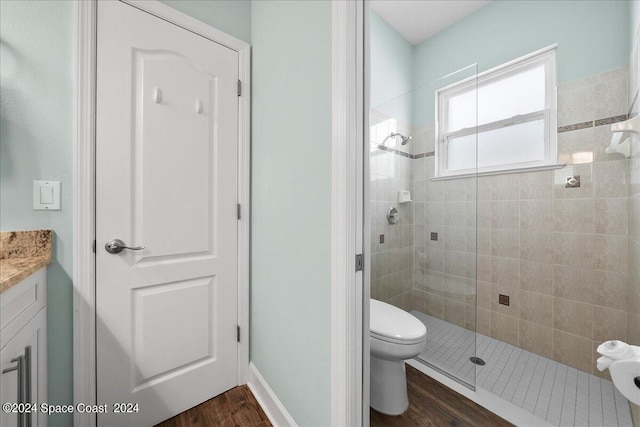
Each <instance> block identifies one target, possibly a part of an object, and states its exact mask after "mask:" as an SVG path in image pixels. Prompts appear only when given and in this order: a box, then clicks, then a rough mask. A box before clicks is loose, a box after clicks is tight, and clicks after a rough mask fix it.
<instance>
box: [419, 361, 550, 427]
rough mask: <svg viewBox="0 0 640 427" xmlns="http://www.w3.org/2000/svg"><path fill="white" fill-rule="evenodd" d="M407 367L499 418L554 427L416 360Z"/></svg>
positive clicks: (524, 425) (529, 425) (529, 426)
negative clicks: (414, 369)
mask: <svg viewBox="0 0 640 427" xmlns="http://www.w3.org/2000/svg"><path fill="white" fill-rule="evenodd" d="M407 365H409V366H412V367H414V368H416V369H417V370H419V371H420V372H422V373H423V374H425V375H428V376H430V377H431V378H433V379H434V380H436V381H438V382H439V383H442V384H443V385H445V386H447V387H449V388H450V389H452V390H453V391H455V392H457V393H460V394H461V395H463V396H464V397H466V398H467V399H470V400H472V401H474V402H476V403H477V404H478V405H480V406H482V407H484V408H486V409H488V410H489V411H491V412H493V413H494V414H496V415H498V416H499V417H502V418H504V419H505V420H507V421H509V422H510V423H513V424H515V425H517V426H520V427H534V426H535V427H553V426H552V425H551V424H549V423H547V422H546V421H545V420H542V419H540V418H538V417H536V416H535V415H533V414H532V413H530V412H528V411H525V410H524V409H522V408H519V407H517V406H516V405H514V404H513V403H511V402H507V401H506V400H504V399H502V398H500V397H498V396H496V395H495V394H493V393H491V392H490V391H487V390H485V389H483V388H480V387H478V388H476V391H473V390H471V389H469V388H467V387H465V386H463V385H462V384H460V383H458V382H456V381H454V380H452V379H451V378H449V377H447V376H446V375H443V374H441V373H440V372H438V371H436V370H435V369H431V368H430V367H428V366H426V365H425V364H424V363H421V362H419V361H417V360H415V359H411V360H407Z"/></svg>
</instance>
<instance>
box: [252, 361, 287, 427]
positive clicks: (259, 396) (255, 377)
mask: <svg viewBox="0 0 640 427" xmlns="http://www.w3.org/2000/svg"><path fill="white" fill-rule="evenodd" d="M247 386H249V389H250V390H251V392H252V393H253V395H254V396H255V398H256V400H257V401H258V403H259V404H260V406H261V407H262V410H263V411H264V413H265V414H266V415H267V418H269V421H271V424H273V425H274V427H298V425H297V424H296V422H295V421H294V420H293V417H291V415H289V412H287V409H286V408H285V407H284V405H283V404H282V402H280V399H278V396H276V394H275V393H274V392H273V390H271V387H269V384H267V382H266V381H265V380H264V378H263V377H262V375H260V371H258V368H256V366H255V365H254V364H253V362H249V380H248V381H247Z"/></svg>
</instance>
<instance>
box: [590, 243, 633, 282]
mask: <svg viewBox="0 0 640 427" xmlns="http://www.w3.org/2000/svg"><path fill="white" fill-rule="evenodd" d="M593 241H594V246H595V247H596V248H598V250H597V251H596V252H595V256H594V267H595V268H596V269H598V270H605V271H613V272H617V273H624V272H625V271H626V270H627V237H626V236H615V235H610V234H596V235H595V236H594V238H593Z"/></svg>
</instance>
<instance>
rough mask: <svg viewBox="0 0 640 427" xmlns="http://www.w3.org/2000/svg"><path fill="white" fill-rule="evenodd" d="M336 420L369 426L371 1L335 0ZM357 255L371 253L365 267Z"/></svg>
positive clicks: (333, 302)
mask: <svg viewBox="0 0 640 427" xmlns="http://www.w3.org/2000/svg"><path fill="white" fill-rule="evenodd" d="M331 6H332V7H331V21H332V24H331V27H332V30H331V55H332V56H331V64H332V69H331V86H332V87H331V114H332V138H331V140H332V143H331V425H335V426H368V425H369V362H368V361H369V357H367V356H368V355H369V304H368V303H366V302H367V301H368V299H369V290H368V274H369V273H368V271H369V266H368V264H369V263H368V261H367V258H368V257H369V255H368V254H369V244H368V240H367V239H368V234H367V230H366V228H365V227H364V224H366V210H365V209H364V207H365V206H367V204H366V200H365V195H366V191H365V190H366V189H367V188H368V179H366V178H367V176H368V175H366V173H367V172H366V171H367V167H368V165H367V164H366V163H365V162H364V160H365V159H366V158H367V156H366V154H367V153H368V143H367V142H366V141H368V140H367V139H366V138H365V137H366V135H367V129H366V126H365V124H366V123H368V120H367V119H366V115H367V114H368V110H367V108H366V107H367V104H366V99H367V95H366V94H367V92H368V90H367V86H366V83H367V82H366V80H365V69H364V65H365V59H366V55H365V53H364V52H365V33H364V29H365V22H366V19H367V18H366V14H365V10H367V9H366V8H367V7H368V4H366V0H357V1H343V0H333V1H332V2H331ZM356 254H364V256H365V264H364V269H363V270H361V271H358V269H357V268H354V267H356V262H355V256H356Z"/></svg>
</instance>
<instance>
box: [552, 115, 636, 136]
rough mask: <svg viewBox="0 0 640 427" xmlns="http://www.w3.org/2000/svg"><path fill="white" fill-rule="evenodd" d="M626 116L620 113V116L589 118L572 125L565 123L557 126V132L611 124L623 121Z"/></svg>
mask: <svg viewBox="0 0 640 427" xmlns="http://www.w3.org/2000/svg"><path fill="white" fill-rule="evenodd" d="M627 118H628V115H627V114H622V115H620V116H613V117H607V118H605V119H596V120H590V121H588V122H582V123H574V124H572V125H566V126H559V127H558V133H564V132H571V131H574V130H580V129H587V128H592V127H598V126H604V125H611V124H614V123H618V122H623V121H625V120H627Z"/></svg>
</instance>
